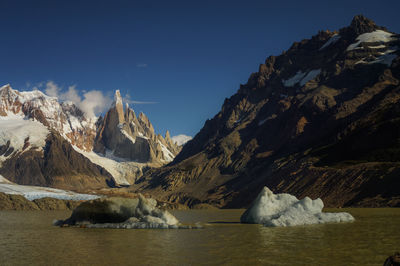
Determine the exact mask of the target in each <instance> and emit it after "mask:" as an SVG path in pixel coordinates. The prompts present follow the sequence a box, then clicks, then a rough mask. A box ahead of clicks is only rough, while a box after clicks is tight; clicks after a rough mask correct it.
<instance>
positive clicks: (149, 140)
mask: <svg viewBox="0 0 400 266" xmlns="http://www.w3.org/2000/svg"><path fill="white" fill-rule="evenodd" d="M98 125H99V128H98V133H97V136H96V139H95V142H94V148H93V150H94V151H95V152H98V153H101V154H103V155H106V154H107V151H109V152H110V153H111V154H112V155H114V156H117V157H120V158H125V159H128V160H132V161H136V162H141V163H147V162H150V163H159V164H160V165H162V164H164V163H166V162H170V161H172V160H173V158H174V157H175V156H176V154H178V153H179V151H180V147H179V146H178V145H176V144H175V143H174V142H173V141H172V140H171V139H170V135H169V132H168V131H167V133H166V136H165V138H163V137H162V136H161V135H156V134H155V132H154V128H153V125H152V124H151V122H150V121H149V119H148V118H147V116H146V115H145V114H143V113H140V114H139V118H137V117H136V114H135V112H134V111H133V110H132V109H131V108H129V106H128V105H126V108H125V111H124V108H123V102H122V97H121V94H120V92H119V90H117V91H116V92H115V96H114V102H113V104H112V106H111V108H110V110H109V111H108V112H107V113H106V115H105V116H104V119H101V120H100V121H99V122H98Z"/></svg>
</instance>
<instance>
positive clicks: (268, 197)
mask: <svg viewBox="0 0 400 266" xmlns="http://www.w3.org/2000/svg"><path fill="white" fill-rule="evenodd" d="M323 207H324V203H323V202H322V200H321V199H320V198H318V199H315V200H312V199H310V198H309V197H305V198H304V199H302V200H298V199H297V198H296V197H295V196H293V195H290V194H286V193H283V194H274V193H273V192H272V191H271V190H269V189H268V188H267V187H264V188H263V190H262V191H261V192H260V194H259V195H258V196H257V198H256V199H255V200H254V202H253V203H252V205H251V206H250V208H249V209H247V210H246V211H245V212H244V213H243V215H242V216H241V217H240V222H241V223H255V224H263V225H264V226H268V227H276V226H296V225H308V224H322V223H339V222H352V221H354V220H355V219H354V217H353V216H352V215H351V214H349V213H346V212H339V213H325V212H322V208H323Z"/></svg>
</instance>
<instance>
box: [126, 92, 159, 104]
mask: <svg viewBox="0 0 400 266" xmlns="http://www.w3.org/2000/svg"><path fill="white" fill-rule="evenodd" d="M123 101H124V102H125V103H128V104H156V103H158V102H151V101H135V100H131V96H130V95H129V94H126V95H125V97H124V98H123Z"/></svg>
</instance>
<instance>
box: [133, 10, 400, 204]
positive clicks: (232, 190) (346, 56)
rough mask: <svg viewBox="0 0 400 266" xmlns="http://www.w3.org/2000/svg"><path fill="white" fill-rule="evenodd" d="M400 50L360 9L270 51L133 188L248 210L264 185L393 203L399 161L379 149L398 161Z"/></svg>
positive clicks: (350, 200) (327, 197)
mask: <svg viewBox="0 0 400 266" xmlns="http://www.w3.org/2000/svg"><path fill="white" fill-rule="evenodd" d="M399 46H400V41H399V35H398V34H395V33H392V32H389V31H388V30H387V29H386V28H384V27H380V26H377V25H376V24H375V23H374V22H373V21H371V20H369V19H367V18H365V17H364V16H360V15H359V16H355V17H354V18H353V20H352V22H351V24H350V26H348V27H345V28H342V29H340V30H338V31H336V32H330V31H320V32H319V33H317V34H316V35H314V36H312V37H311V38H310V39H305V40H302V41H300V42H295V43H293V45H292V46H291V47H290V48H289V50H287V51H285V52H283V53H282V54H281V55H280V56H270V57H268V58H267V59H266V60H265V63H264V64H261V65H260V66H259V70H258V72H256V73H253V74H251V75H250V77H249V79H248V82H247V83H246V84H244V85H241V86H240V88H239V90H238V92H237V93H236V94H234V95H233V96H231V97H230V98H229V99H225V101H224V104H223V106H222V108H221V111H220V112H219V113H218V114H217V115H215V116H214V118H212V119H211V120H207V121H206V122H205V124H204V127H203V128H202V129H201V130H200V132H199V133H198V134H197V135H196V136H195V137H194V138H193V139H192V140H191V141H189V142H188V143H187V144H186V145H184V146H183V149H182V151H181V153H179V154H178V156H177V157H176V158H175V160H174V161H173V162H172V163H171V164H169V165H168V166H165V167H163V168H160V169H153V170H151V171H149V172H147V173H146V174H145V175H144V176H143V177H142V178H141V179H140V180H139V181H138V182H137V187H136V188H135V189H136V190H137V191H145V192H148V193H154V194H157V195H159V196H160V197H163V198H165V199H166V200H171V201H176V202H179V203H186V204H189V205H190V204H196V203H200V202H204V203H211V204H214V205H216V206H219V207H235V208H236V207H245V206H247V205H248V204H249V203H250V202H251V200H253V199H254V197H255V196H256V195H257V194H258V192H259V191H260V189H261V188H262V187H264V186H268V187H269V188H271V189H272V190H273V191H274V192H287V193H290V194H294V195H296V196H297V197H304V196H311V197H315V198H316V197H321V198H322V199H323V200H324V202H326V203H327V206H331V207H342V206H398V204H399V202H400V200H399V199H400V195H399V194H398V192H396V191H395V190H393V187H395V185H396V184H398V182H399V181H398V180H397V179H395V178H394V177H393V175H394V173H398V172H399V168H398V167H399V164H398V160H397V159H396V160H394V159H393V160H389V159H387V158H388V156H386V157H382V158H384V159H383V160H386V161H382V160H381V161H379V156H378V155H377V154H379V150H381V152H380V153H382V152H383V153H386V152H388V151H389V150H392V153H393V155H392V156H391V157H392V158H398V152H399V151H400V150H397V146H394V150H393V148H392V147H391V145H393V144H396V143H397V140H396V139H397V138H398V136H399V135H400V133H399V132H398V122H397V120H396V119H397V118H396V117H397V116H398V115H399V110H398V107H397V103H398V100H399V90H400V88H399V86H398V84H399V79H400V62H399V61H400V60H399V56H398V55H399ZM386 114H391V115H390V116H389V115H386ZM391 129H392V130H393V132H392V134H391V133H390V131H391ZM371 136H373V137H371ZM370 137H371V139H372V140H380V141H378V142H377V144H376V145H375V144H373V143H370V141H369V138H370ZM356 140H357V141H358V143H357V144H355V145H354V147H352V145H349V143H350V144H352V143H353V142H352V141H356ZM343 143H347V144H343ZM396 145H397V144H396ZM329 147H330V148H329ZM353 148H354V150H353V151H352V152H350V151H351V149H353ZM341 155H346V156H347V155H349V156H347V157H348V158H347V161H349V160H350V162H348V163H347V164H346V160H344V159H342V157H341ZM350 155H352V156H350ZM346 156H343V158H344V157H346ZM331 157H334V158H338V159H337V161H336V162H335V161H334V160H333V159H332V158H331ZM348 164H349V165H348ZM381 176H383V177H384V178H382V179H379V178H380V177H381Z"/></svg>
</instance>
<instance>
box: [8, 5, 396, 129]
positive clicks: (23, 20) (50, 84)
mask: <svg viewBox="0 0 400 266" xmlns="http://www.w3.org/2000/svg"><path fill="white" fill-rule="evenodd" d="M399 10H400V1H398V0H391V1H385V0H381V1H376V0H375V1H351V0H347V1H341V0H337V1H323V0H319V1H298V0H297V1H287V0H281V1H251V0H247V1H234V0H232V1H216V0H214V1H205V0H204V1H190V0H186V1H166V0H164V1H152V0H148V1H101V0H98V1H74V0H70V1H54V0H52V1H41V0H35V1H30V0H29V1H19V0H0V36H1V38H0V86H1V85H5V84H11V86H12V87H13V88H14V89H18V90H31V89H34V88H37V89H40V90H42V91H47V93H49V94H52V95H56V96H58V97H59V98H61V99H64V100H74V101H78V102H79V103H80V105H85V106H86V107H87V108H86V109H90V110H91V112H93V113H95V114H96V115H100V114H102V113H104V111H105V110H107V108H108V107H109V104H110V103H111V99H112V98H113V95H114V91H115V90H116V89H119V90H120V91H121V94H122V95H123V97H124V98H125V100H127V101H129V102H130V107H132V108H133V109H134V110H135V112H136V113H137V114H138V113H139V112H141V111H142V112H144V113H145V114H146V115H147V116H148V117H149V119H150V121H151V122H152V123H153V125H154V128H155V129H156V132H157V133H161V134H164V133H165V131H166V130H169V131H170V132H171V135H172V136H174V135H178V134H186V135H190V136H194V135H195V134H196V133H197V132H198V131H199V130H200V129H201V128H202V127H203V125H204V122H205V121H206V120H207V119H211V118H212V117H213V116H214V115H215V114H217V113H218V112H219V110H220V108H221V106H222V103H223V101H224V99H225V98H229V97H230V96H231V95H233V94H234V93H235V92H236V91H237V90H238V89H239V86H240V84H245V83H246V81H247V79H248V77H249V76H250V74H251V73H252V72H256V71H257V70H258V66H259V64H262V63H263V62H264V61H265V59H266V58H267V57H268V56H269V55H279V54H281V53H282V51H284V50H287V49H288V48H289V47H290V46H291V44H292V43H293V42H295V41H300V40H302V39H305V38H310V37H311V36H312V35H315V34H316V33H317V32H318V31H319V30H326V29H329V30H336V29H339V28H341V27H345V26H347V25H349V24H350V22H351V19H352V17H353V16H354V15H357V14H364V15H365V16H367V17H369V18H371V19H373V20H374V21H375V22H376V23H377V24H378V25H383V26H386V27H387V28H388V29H389V30H391V31H394V32H400V19H399V18H398V16H399ZM88 112H90V111H88Z"/></svg>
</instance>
